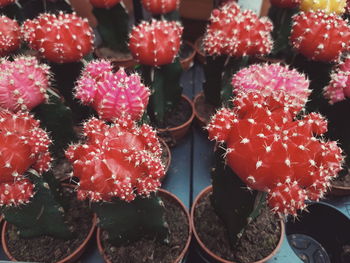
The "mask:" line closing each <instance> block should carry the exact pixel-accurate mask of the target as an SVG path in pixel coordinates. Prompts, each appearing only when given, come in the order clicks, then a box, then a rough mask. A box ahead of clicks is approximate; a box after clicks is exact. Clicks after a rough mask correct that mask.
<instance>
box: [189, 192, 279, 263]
mask: <svg viewBox="0 0 350 263" xmlns="http://www.w3.org/2000/svg"><path fill="white" fill-rule="evenodd" d="M209 197H210V195H209V194H208V195H206V196H205V197H204V198H203V199H202V200H200V201H199V203H198V204H197V206H196V210H195V215H194V216H195V218H194V220H195V227H196V229H197V233H198V235H199V237H200V239H201V241H202V242H203V243H204V244H205V246H206V247H207V248H208V249H209V250H211V251H212V252H213V253H214V254H216V255H218V256H219V257H221V258H223V259H226V260H230V261H235V262H239V263H250V262H254V261H257V260H260V259H263V258H265V257H266V256H268V255H269V254H270V253H271V252H272V251H273V250H274V249H275V248H276V246H277V244H278V241H279V239H280V234H281V229H280V224H279V221H278V219H276V217H275V216H274V215H273V214H272V213H270V211H269V209H268V208H266V209H264V210H263V211H262V213H261V215H260V216H259V217H257V219H256V220H254V221H253V222H252V223H250V224H249V225H248V226H247V228H246V231H245V232H244V234H243V236H242V238H241V239H240V241H239V244H238V245H237V246H236V247H235V248H234V249H232V247H231V246H230V242H229V239H228V232H227V230H226V228H225V227H224V224H223V222H222V221H221V219H220V218H219V217H218V216H217V215H216V213H215V211H214V209H213V208H212V206H211V203H210V198H209Z"/></svg>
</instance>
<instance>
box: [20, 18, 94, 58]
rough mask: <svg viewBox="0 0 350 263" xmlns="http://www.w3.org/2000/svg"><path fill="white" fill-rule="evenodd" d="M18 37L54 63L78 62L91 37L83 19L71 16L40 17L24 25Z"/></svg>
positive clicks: (89, 50) (86, 49) (89, 48)
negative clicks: (22, 38)
mask: <svg viewBox="0 0 350 263" xmlns="http://www.w3.org/2000/svg"><path fill="white" fill-rule="evenodd" d="M22 35H23V37H24V40H25V41H26V42H28V44H29V46H30V48H32V49H34V50H36V51H38V52H39V53H40V54H41V55H42V56H43V57H45V58H46V59H48V60H50V61H52V62H56V63H67V62H75V61H78V60H80V59H81V58H83V56H85V55H86V54H88V53H90V52H91V51H92V48H93V40H94V35H93V32H92V29H91V27H90V26H89V23H88V21H87V19H83V18H81V17H79V16H77V15H76V14H75V13H72V14H64V13H63V12H60V13H59V14H58V15H55V14H46V13H44V14H40V15H39V16H38V17H37V18H35V19H33V20H27V21H25V22H24V24H23V26H22Z"/></svg>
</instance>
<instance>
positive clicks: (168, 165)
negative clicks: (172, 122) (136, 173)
mask: <svg viewBox="0 0 350 263" xmlns="http://www.w3.org/2000/svg"><path fill="white" fill-rule="evenodd" d="M158 140H159V142H160V143H161V145H162V149H163V151H166V152H167V155H168V158H167V159H166V160H164V161H165V162H164V170H165V173H166V172H167V171H168V170H169V167H170V164H171V158H172V157H171V151H170V148H169V146H168V144H167V143H166V142H165V141H164V140H163V139H162V138H159V137H158Z"/></svg>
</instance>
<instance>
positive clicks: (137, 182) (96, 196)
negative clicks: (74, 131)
mask: <svg viewBox="0 0 350 263" xmlns="http://www.w3.org/2000/svg"><path fill="white" fill-rule="evenodd" d="M84 135H85V136H86V138H87V141H86V142H85V143H81V144H76V145H72V146H70V147H69V148H68V150H67V152H66V156H67V158H68V160H69V161H70V162H72V164H73V170H74V176H76V177H78V178H79V179H80V182H79V186H78V198H79V199H86V198H88V199H90V200H91V201H93V202H97V201H111V200H112V198H113V197H117V198H119V199H121V200H125V201H127V202H130V201H132V200H134V199H135V197H136V195H141V196H149V195H150V193H151V192H154V191H156V190H157V189H158V188H159V186H160V181H159V179H160V178H161V177H163V176H164V167H163V164H162V161H161V159H160V157H161V148H160V143H159V141H158V139H157V137H156V132H155V131H154V130H153V129H152V128H151V127H150V126H148V125H145V124H144V125H142V126H141V127H137V126H136V124H135V123H134V122H133V121H132V120H131V119H130V118H119V119H118V120H117V121H116V122H115V123H113V124H112V125H111V126H109V125H107V124H105V123H104V122H103V121H102V120H98V119H95V118H93V119H90V120H89V121H87V122H86V123H85V125H84Z"/></svg>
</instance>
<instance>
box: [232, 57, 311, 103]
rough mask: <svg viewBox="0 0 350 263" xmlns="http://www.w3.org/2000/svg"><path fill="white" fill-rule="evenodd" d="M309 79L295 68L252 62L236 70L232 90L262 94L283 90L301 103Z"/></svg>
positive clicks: (306, 95)
mask: <svg viewBox="0 0 350 263" xmlns="http://www.w3.org/2000/svg"><path fill="white" fill-rule="evenodd" d="M309 84H310V83H309V81H308V80H307V78H306V77H305V75H303V74H300V73H299V72H298V71H297V70H295V69H289V68H288V67H287V66H282V65H280V64H254V65H251V66H249V67H247V68H244V69H242V70H240V71H238V72H237V73H236V74H235V75H234V76H233V78H232V86H233V88H234V89H233V92H234V93H235V94H238V93H239V92H245V91H252V90H258V91H260V92H261V93H263V94H264V95H266V96H267V95H269V94H271V93H272V92H274V91H278V90H281V91H285V92H286V93H288V94H291V95H298V96H296V97H295V98H296V99H297V101H299V102H300V103H302V104H305V103H306V102H307V99H308V96H309V95H310V92H311V91H310V89H309Z"/></svg>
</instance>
